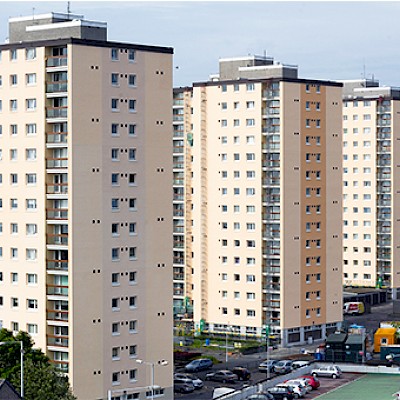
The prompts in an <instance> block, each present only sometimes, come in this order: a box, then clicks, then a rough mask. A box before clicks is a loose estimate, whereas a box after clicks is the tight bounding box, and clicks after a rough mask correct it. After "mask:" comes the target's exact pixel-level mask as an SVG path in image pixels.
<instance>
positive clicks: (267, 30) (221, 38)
mask: <svg viewBox="0 0 400 400" xmlns="http://www.w3.org/2000/svg"><path fill="white" fill-rule="evenodd" d="M67 4H68V2H67V1H42V2H40V1H29V2H25V1H13V2H8V1H0V43H4V42H5V40H6V38H7V36H8V18H9V17H16V16H28V15H32V13H33V12H34V13H35V14H43V13H48V12H52V11H53V12H66V11H67ZM70 10H71V13H74V14H82V15H84V16H85V19H89V20H97V21H104V22H107V24H108V40H110V41H121V42H132V43H139V44H147V45H158V46H167V47H173V48H174V86H175V87H178V86H190V85H191V84H192V83H193V82H201V81H206V80H208V78H209V75H210V74H214V73H217V72H218V60H219V58H227V57H239V56H247V55H249V54H250V55H263V54H267V55H268V56H272V57H274V59H275V60H276V61H280V62H281V63H285V64H292V65H293V64H294V65H298V67H299V77H300V78H310V79H326V80H343V79H360V78H364V77H366V78H372V77H374V78H375V79H378V80H379V81H380V83H381V85H386V86H399V87H400V45H399V38H400V23H399V16H400V2H395V1H394V2H385V1H379V2H378V1H376V2H375V1H354V2H350V1H333V2H328V1H307V2H303V1H294V2H290V1H211V2H203V1H174V2H171V1H112V2H110V1H86V2H81V1H71V2H70Z"/></svg>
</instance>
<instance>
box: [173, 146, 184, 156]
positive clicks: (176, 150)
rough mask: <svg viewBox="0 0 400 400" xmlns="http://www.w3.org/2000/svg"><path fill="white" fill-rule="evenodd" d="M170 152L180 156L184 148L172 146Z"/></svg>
mask: <svg viewBox="0 0 400 400" xmlns="http://www.w3.org/2000/svg"><path fill="white" fill-rule="evenodd" d="M172 152H173V153H174V154H175V153H177V154H182V153H184V147H182V146H179V147H178V146H174V147H173V148H172Z"/></svg>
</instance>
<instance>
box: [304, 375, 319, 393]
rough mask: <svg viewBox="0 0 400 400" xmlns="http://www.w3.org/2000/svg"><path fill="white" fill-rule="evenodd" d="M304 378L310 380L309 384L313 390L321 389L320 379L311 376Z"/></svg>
mask: <svg viewBox="0 0 400 400" xmlns="http://www.w3.org/2000/svg"><path fill="white" fill-rule="evenodd" d="M302 378H305V379H307V380H308V384H309V385H310V386H311V387H312V389H313V390H316V389H318V388H319V387H320V385H321V383H320V381H319V379H318V378H316V377H314V376H311V375H303V376H302Z"/></svg>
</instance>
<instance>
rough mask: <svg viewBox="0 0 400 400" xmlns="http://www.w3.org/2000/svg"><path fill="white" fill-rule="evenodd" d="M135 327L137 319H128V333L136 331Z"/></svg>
mask: <svg viewBox="0 0 400 400" xmlns="http://www.w3.org/2000/svg"><path fill="white" fill-rule="evenodd" d="M136 327H137V321H136V320H133V321H129V332H130V333H134V332H136V329H137V328H136Z"/></svg>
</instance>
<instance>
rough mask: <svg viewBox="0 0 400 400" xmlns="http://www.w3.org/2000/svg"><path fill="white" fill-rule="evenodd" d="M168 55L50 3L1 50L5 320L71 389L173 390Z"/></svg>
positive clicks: (96, 392)
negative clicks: (49, 9)
mask: <svg viewBox="0 0 400 400" xmlns="http://www.w3.org/2000/svg"><path fill="white" fill-rule="evenodd" d="M172 52H173V50H172V49H171V48H166V47H156V46H144V45H137V44H131V43H120V42H110V41H107V27H106V24H105V23H101V22H93V21H86V20H84V19H83V17H82V16H79V15H71V14H54V13H51V14H45V15H36V16H34V17H28V18H25V17H20V18H12V19H10V37H9V42H8V43H6V44H3V45H1V46H0V56H1V58H0V118H1V119H0V155H1V157H0V159H1V161H0V178H1V181H0V182H1V183H0V228H1V231H0V239H1V242H0V243H1V244H0V251H1V253H0V256H1V257H0V279H1V281H0V302H1V303H0V308H1V316H0V319H1V324H2V326H3V327H5V328H7V329H11V330H12V331H18V330H27V331H28V332H29V333H30V334H31V335H32V338H33V340H34V341H35V346H37V347H40V348H41V349H42V350H43V351H45V352H46V354H47V355H48V356H49V358H50V360H51V361H52V362H53V363H54V365H55V366H56V367H57V368H58V369H59V370H61V371H63V372H65V373H67V374H68V375H69V378H70V382H71V385H72V388H73V390H74V393H75V394H76V395H77V397H78V399H82V400H92V399H93V400H94V399H96V400H97V399H106V398H113V399H122V398H124V399H144V398H146V392H147V397H149V396H150V395H151V394H152V389H153V394H154V393H155V394H157V395H159V396H160V397H161V398H165V399H172V398H173V390H172V367H173V365H172V364H173V363H172V310H171V307H170V304H172V279H171V278H172V276H171V261H172V260H171V254H172V247H171V240H170V238H171V236H172V220H171V217H172V190H171V178H172V157H171V154H172V151H171V150H172V145H171V144H172V140H171V139H172V137H171V125H172V118H171V107H172V101H171V90H172V67H171V65H172ZM168 282H171V284H169V283H168ZM161 332H162V334H160V333H161ZM136 361H138V362H136ZM167 363H168V365H167ZM153 383H154V385H155V387H152V388H151V387H150V386H151V385H152V384H153ZM123 394H124V396H122V395H123ZM121 396H122V397H121Z"/></svg>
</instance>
